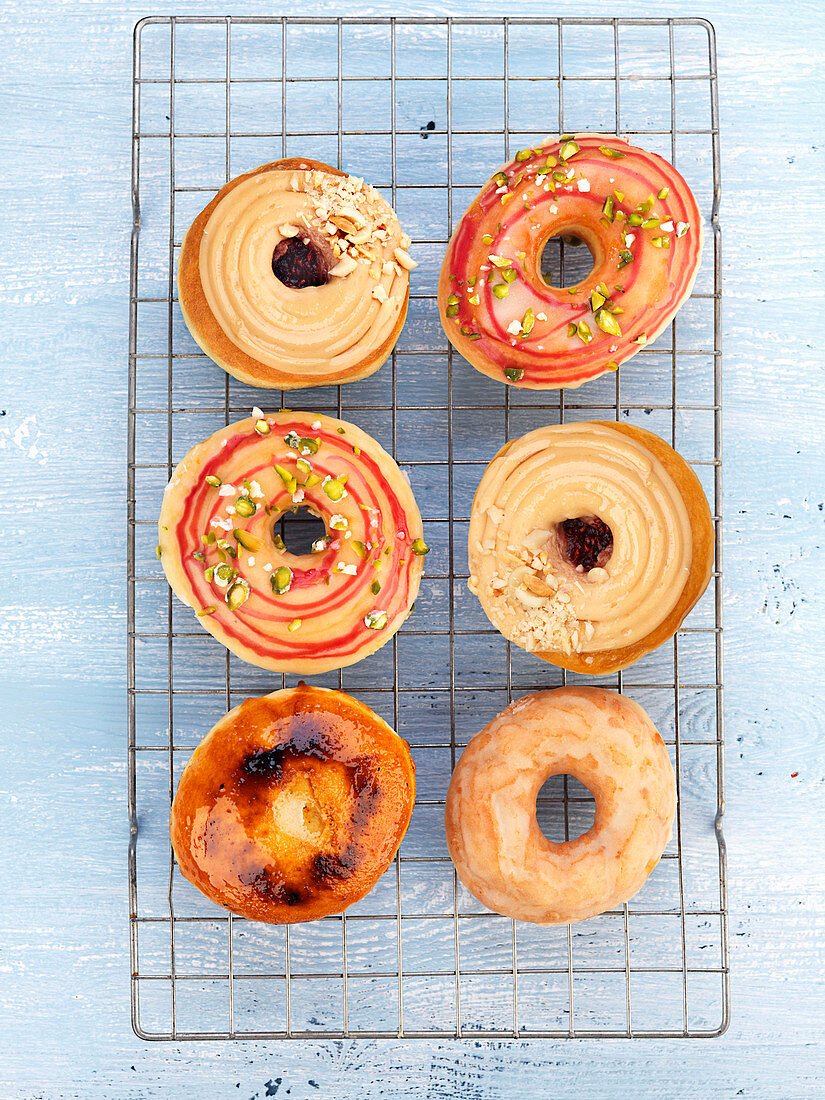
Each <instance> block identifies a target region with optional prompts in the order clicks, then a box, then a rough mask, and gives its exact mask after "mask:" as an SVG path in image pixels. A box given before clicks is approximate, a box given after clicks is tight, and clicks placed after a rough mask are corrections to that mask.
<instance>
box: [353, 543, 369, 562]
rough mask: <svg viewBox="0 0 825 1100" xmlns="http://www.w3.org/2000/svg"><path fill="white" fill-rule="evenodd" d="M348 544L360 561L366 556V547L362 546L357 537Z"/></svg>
mask: <svg viewBox="0 0 825 1100" xmlns="http://www.w3.org/2000/svg"><path fill="white" fill-rule="evenodd" d="M350 546H351V547H352V548H353V550H354V551H355V553H356V554H357V555H358V557H359V558H361V560H362V561H363V560H364V559H365V558H366V556H367V548H366V546H364V544H363V542H359V541H358V539H353V540H352V542H351V543H350Z"/></svg>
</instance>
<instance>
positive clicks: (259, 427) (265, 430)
mask: <svg viewBox="0 0 825 1100" xmlns="http://www.w3.org/2000/svg"><path fill="white" fill-rule="evenodd" d="M255 431H256V432H257V433H258V435H269V425H268V424H267V422H266V421H265V420H256V421H255Z"/></svg>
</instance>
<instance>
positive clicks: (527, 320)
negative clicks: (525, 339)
mask: <svg viewBox="0 0 825 1100" xmlns="http://www.w3.org/2000/svg"><path fill="white" fill-rule="evenodd" d="M535 323H536V316H535V314H534V313H533V310H532V308H528V309H526V310H525V312H524V316H523V317H522V319H521V333H522V336H527V335H529V333H531V332H532V331H533V325H534V324H535Z"/></svg>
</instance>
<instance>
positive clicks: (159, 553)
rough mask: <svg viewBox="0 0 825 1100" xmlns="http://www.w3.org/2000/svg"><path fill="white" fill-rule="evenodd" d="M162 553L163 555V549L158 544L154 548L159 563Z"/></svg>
mask: <svg viewBox="0 0 825 1100" xmlns="http://www.w3.org/2000/svg"><path fill="white" fill-rule="evenodd" d="M162 553H163V549H162V548H161V545H160V543H158V544H157V546H156V547H155V557H156V558H157V559H158V561H160V558H161V554H162Z"/></svg>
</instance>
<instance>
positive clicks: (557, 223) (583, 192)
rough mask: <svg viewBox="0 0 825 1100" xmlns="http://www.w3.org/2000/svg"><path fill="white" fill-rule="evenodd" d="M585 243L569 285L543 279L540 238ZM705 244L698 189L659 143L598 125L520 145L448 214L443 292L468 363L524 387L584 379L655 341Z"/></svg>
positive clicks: (449, 325)
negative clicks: (659, 151)
mask: <svg viewBox="0 0 825 1100" xmlns="http://www.w3.org/2000/svg"><path fill="white" fill-rule="evenodd" d="M560 236H565V237H568V236H572V237H576V238H578V239H580V240H582V241H584V242H585V243H586V244H587V245H588V247H589V249H590V251H591V252H592V254H593V260H594V263H593V269H592V270H591V272H590V274H589V275H588V276H587V277H586V278H585V279H582V280H581V281H580V282H579V283H578V284H577V285H576V286H574V287H569V288H563V287H554V286H550V285H549V283H547V282H546V280H545V278H544V277H543V275H542V271H541V258H542V253H543V251H544V246H545V244H546V243H547V241H548V240H550V238H552V237H560ZM701 252H702V223H701V218H700V215H699V210H698V207H697V205H696V200H695V198H694V197H693V194H692V192H691V190H690V188H689V187H688V185H687V183H686V182H685V181H684V179H683V178H682V176H681V175H680V174H679V173H678V172H677V171H676V169H675V168H674V167H673V166H672V165H671V164H668V162H667V161H666V160H664V159H663V158H662V157H660V156H657V155H656V154H655V153H648V152H645V150H644V149H639V148H637V147H636V146H633V145H629V144H628V143H627V142H626V141H624V140H623V139H622V138H617V137H613V136H607V135H604V134H575V135H571V134H566V135H564V137H562V138H560V139H559V140H558V141H549V140H548V141H547V142H546V143H544V144H542V145H541V146H539V147H537V148H535V149H522V150H520V151H519V152H518V153H516V156H515V159H514V160H512V161H511V162H510V163H509V164H506V165H505V166H504V167H503V168H502V169H500V170H499V171H497V172H496V173H495V174H494V175H493V176H492V177H491V178H490V179H489V180H488V181H487V183H486V184H485V185H484V187H483V188H482V189H481V191H480V193H479V194H478V195H477V197H476V198H475V199H474V200H473V202H472V203H471V204H470V206H469V208H468V209H467V211H466V213H465V214H464V216H463V217H462V218H461V220H460V221H459V223H458V225H457V226H456V229H455V232H454V233H453V235H452V239H451V240H450V244H449V247H448V249H447V254H446V256H445V258H444V263H443V266H442V268H441V276H440V279H439V284H438V304H439V309H440V312H441V321H442V324H443V325H444V329H445V331H446V333H447V336H448V338H449V340H450V342H451V343H452V344H453V345H454V347H455V348H456V349H457V350H458V351H459V352H460V353H461V354H462V355H463V356H464V358H465V359H467V360H468V361H469V362H470V363H472V365H473V366H474V367H475V368H476V370H479V371H481V372H482V373H483V374H486V375H488V376H489V377H490V378H495V379H497V380H499V381H501V382H507V383H510V384H512V385H514V386H518V387H521V388H523V389H536V390H541V389H560V388H564V387H576V386H580V385H581V384H582V383H583V382H586V381H588V379H590V378H596V377H598V376H599V375H600V374H604V373H605V372H606V371H615V370H617V369H618V367H619V366H620V365H621V364H622V363H624V362H625V361H626V360H627V359H629V358H630V357H631V356H632V355H635V354H636V352H637V351H639V349H640V348H641V347H643V346H644V345H645V344H647V343H650V341H652V340H653V339H655V337H656V336H658V335H659V333H660V332H661V331H662V329H664V328H665V326H666V325H668V324H669V323H670V321H671V320H672V319H673V316H674V314H675V313H676V311H677V310H678V309H679V307H680V306H681V305H682V303H683V302H684V301H685V299H686V298H687V297H688V296H689V294H690V292H691V289H692V287H693V283H694V281H695V279H696V272H697V270H698V267H699V260H700V258H701Z"/></svg>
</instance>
